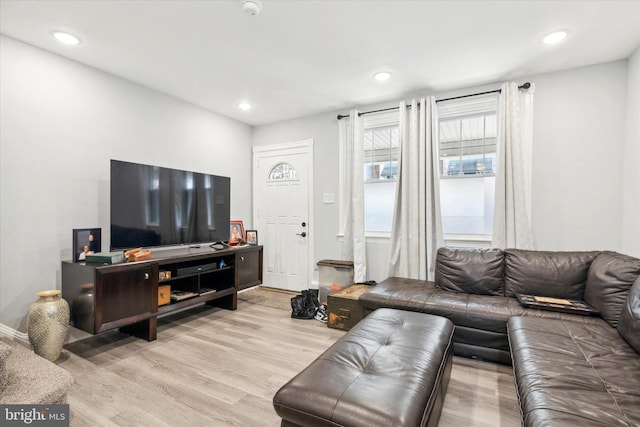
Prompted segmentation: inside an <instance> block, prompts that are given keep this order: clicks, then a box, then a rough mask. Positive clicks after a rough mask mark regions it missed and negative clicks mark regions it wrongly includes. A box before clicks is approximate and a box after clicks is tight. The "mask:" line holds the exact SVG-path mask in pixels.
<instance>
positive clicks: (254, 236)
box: [246, 230, 258, 246]
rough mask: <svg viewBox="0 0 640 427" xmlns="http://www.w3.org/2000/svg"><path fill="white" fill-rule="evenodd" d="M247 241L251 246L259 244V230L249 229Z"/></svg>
mask: <svg viewBox="0 0 640 427" xmlns="http://www.w3.org/2000/svg"><path fill="white" fill-rule="evenodd" d="M246 235H247V239H246V242H247V244H248V245H250V246H258V230H247V233H246Z"/></svg>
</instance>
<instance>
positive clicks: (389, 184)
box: [363, 111, 400, 233]
mask: <svg viewBox="0 0 640 427" xmlns="http://www.w3.org/2000/svg"><path fill="white" fill-rule="evenodd" d="M399 132H400V131H399V127H398V112H397V111H393V112H392V113H386V114H380V115H376V116H371V117H367V118H366V119H365V123H364V165H363V173H364V229H365V232H368V233H390V232H391V223H392V221H393V206H394V204H395V199H396V181H397V180H398V157H399V153H400V141H399Z"/></svg>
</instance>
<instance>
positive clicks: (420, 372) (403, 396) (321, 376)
mask: <svg viewBox="0 0 640 427" xmlns="http://www.w3.org/2000/svg"><path fill="white" fill-rule="evenodd" d="M453 329H454V326H453V323H452V322H451V321H450V320H448V319H446V318H443V317H438V316H433V315H430V314H425V313H417V312H410V311H404V310H394V309H387V308H381V309H378V310H376V311H374V312H373V313H371V314H370V315H369V316H367V317H366V318H365V319H364V320H362V321H361V322H359V323H358V324H357V325H356V326H355V327H354V328H353V329H351V330H350V331H349V332H348V333H347V334H345V335H344V336H343V337H342V338H341V339H340V340H338V341H337V342H336V343H334V344H333V345H332V346H331V347H330V348H329V349H328V350H327V351H325V352H324V353H323V354H322V355H320V356H319V357H318V358H317V359H316V360H315V361H314V362H312V363H311V364H310V365H309V366H308V367H307V368H305V369H304V370H303V371H302V372H300V373H299V374H298V375H297V376H295V377H294V378H293V379H292V380H290V381H289V382H288V383H287V384H285V385H284V386H282V388H280V390H279V391H278V392H277V393H276V395H275V396H274V398H273V405H274V408H275V410H276V412H277V413H278V415H279V416H280V417H282V425H283V426H364V425H368V426H383V425H393V426H412V427H414V426H436V425H437V424H438V420H439V418H440V412H441V409H442V403H443V401H444V395H445V392H446V388H447V384H448V382H449V376H450V374H451V358H452V343H451V340H452V337H453Z"/></svg>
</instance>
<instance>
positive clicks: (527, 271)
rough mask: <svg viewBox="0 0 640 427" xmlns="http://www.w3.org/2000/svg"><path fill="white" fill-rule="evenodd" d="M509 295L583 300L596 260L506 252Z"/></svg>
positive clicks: (579, 255)
mask: <svg viewBox="0 0 640 427" xmlns="http://www.w3.org/2000/svg"><path fill="white" fill-rule="evenodd" d="M504 252H505V264H504V276H505V277H504V280H505V294H506V296H508V297H514V296H516V294H531V295H541V296H546V297H555V298H568V299H576V300H582V299H583V298H584V287H585V282H586V281H587V274H588V272H589V267H590V266H591V263H592V261H593V259H594V258H595V257H596V256H597V255H598V254H599V252H597V251H590V252H555V251H554V252H551V251H529V250H521V249H506V250H505V251H504Z"/></svg>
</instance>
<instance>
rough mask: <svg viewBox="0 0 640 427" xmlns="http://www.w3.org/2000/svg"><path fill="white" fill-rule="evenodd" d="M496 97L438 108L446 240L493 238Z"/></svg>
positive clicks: (441, 184)
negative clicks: (464, 237)
mask: <svg viewBox="0 0 640 427" xmlns="http://www.w3.org/2000/svg"><path fill="white" fill-rule="evenodd" d="M497 99H498V98H497V96H496V95H493V94H492V95H491V96H483V97H473V98H464V99H460V100H452V101H446V102H442V103H440V104H438V117H439V122H440V123H439V125H440V126H439V127H440V129H439V142H440V208H441V212H442V227H443V231H444V234H445V236H447V237H453V236H456V235H458V236H461V235H464V236H475V237H484V238H485V239H490V237H491V234H492V233H493V207H494V187H495V176H494V167H495V156H496V138H497V118H496V109H497Z"/></svg>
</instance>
